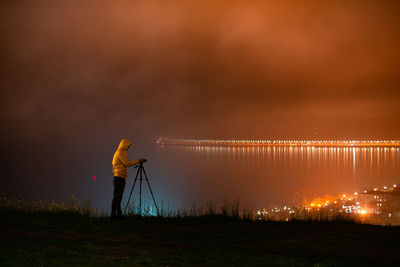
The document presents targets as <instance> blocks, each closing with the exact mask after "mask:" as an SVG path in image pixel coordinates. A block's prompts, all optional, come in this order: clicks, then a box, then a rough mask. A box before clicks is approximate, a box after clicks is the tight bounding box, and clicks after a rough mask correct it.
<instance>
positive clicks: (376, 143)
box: [157, 137, 400, 147]
mask: <svg viewBox="0 0 400 267" xmlns="http://www.w3.org/2000/svg"><path fill="white" fill-rule="evenodd" d="M157 144H160V145H183V146H320V147H328V146H332V147H400V140H194V139H170V138H163V137H160V138H159V139H158V140H157Z"/></svg>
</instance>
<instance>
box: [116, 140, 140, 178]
mask: <svg viewBox="0 0 400 267" xmlns="http://www.w3.org/2000/svg"><path fill="white" fill-rule="evenodd" d="M130 145H132V143H131V142H129V141H128V140H127V139H125V138H124V139H122V140H121V143H119V146H118V149H117V151H116V152H115V153H114V157H113V160H112V165H113V172H114V176H118V177H122V178H126V177H127V176H128V167H132V166H134V165H136V164H138V163H139V161H138V160H135V161H130V160H128V158H127V157H126V154H127V152H128V151H127V149H128V147H129V146H130Z"/></svg>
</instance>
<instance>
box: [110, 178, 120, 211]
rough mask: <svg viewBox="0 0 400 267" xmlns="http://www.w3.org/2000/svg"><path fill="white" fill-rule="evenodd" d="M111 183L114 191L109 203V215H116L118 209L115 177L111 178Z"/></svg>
mask: <svg viewBox="0 0 400 267" xmlns="http://www.w3.org/2000/svg"><path fill="white" fill-rule="evenodd" d="M113 185H114V193H113V199H112V204H111V217H116V216H117V209H118V180H117V179H116V178H115V177H114V180H113Z"/></svg>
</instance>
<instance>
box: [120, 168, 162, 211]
mask: <svg viewBox="0 0 400 267" xmlns="http://www.w3.org/2000/svg"><path fill="white" fill-rule="evenodd" d="M135 168H138V170H137V172H136V177H135V181H134V182H133V186H132V189H131V193H130V194H129V198H128V202H126V207H125V211H124V214H125V215H126V210H127V208H128V204H129V201H130V200H131V196H132V192H133V189H134V188H135V185H136V181H137V180H138V177H139V181H140V187H139V188H140V189H139V210H140V215H142V181H143V174H144V177H145V178H146V182H147V185H148V187H149V190H150V193H151V197H152V198H153V201H154V206H156V209H157V216H160V212H159V211H158V206H157V202H156V200H155V199H154V195H153V190H151V187H150V183H149V179H147V174H146V171H145V170H144V167H143V162H141V163H139V166H136V167H135ZM139 174H140V175H139Z"/></svg>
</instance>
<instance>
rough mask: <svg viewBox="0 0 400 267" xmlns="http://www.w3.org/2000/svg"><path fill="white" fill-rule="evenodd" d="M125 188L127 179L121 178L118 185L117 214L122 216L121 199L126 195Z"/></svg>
mask: <svg viewBox="0 0 400 267" xmlns="http://www.w3.org/2000/svg"><path fill="white" fill-rule="evenodd" d="M124 189H125V179H123V178H120V180H119V186H118V199H117V201H118V202H117V203H118V204H117V215H118V216H122V210H121V201H122V197H123V195H124Z"/></svg>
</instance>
